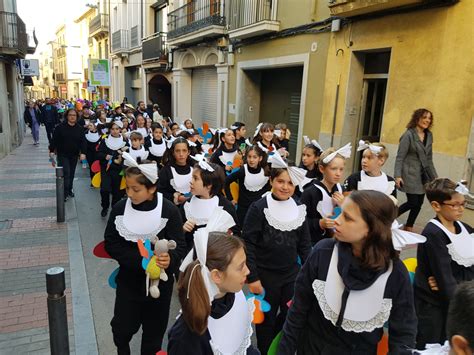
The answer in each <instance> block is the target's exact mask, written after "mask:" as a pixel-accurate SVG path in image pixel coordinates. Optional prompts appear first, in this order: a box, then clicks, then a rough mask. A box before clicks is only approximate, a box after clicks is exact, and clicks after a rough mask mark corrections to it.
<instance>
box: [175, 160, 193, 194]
mask: <svg viewBox="0 0 474 355" xmlns="http://www.w3.org/2000/svg"><path fill="white" fill-rule="evenodd" d="M170 168H171V174H172V175H173V178H172V179H171V180H170V185H171V186H172V187H173V189H175V190H176V191H178V192H180V193H182V194H187V193H188V192H190V191H191V186H190V184H191V178H192V176H193V169H192V168H190V169H189V173H188V174H186V175H181V174H178V172H177V171H176V169H175V168H174V167H173V166H170Z"/></svg>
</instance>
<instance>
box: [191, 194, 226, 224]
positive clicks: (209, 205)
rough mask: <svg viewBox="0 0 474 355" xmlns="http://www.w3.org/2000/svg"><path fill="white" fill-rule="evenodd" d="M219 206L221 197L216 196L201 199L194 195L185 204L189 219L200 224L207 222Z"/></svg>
mask: <svg viewBox="0 0 474 355" xmlns="http://www.w3.org/2000/svg"><path fill="white" fill-rule="evenodd" d="M218 206H219V197H217V196H214V197H211V198H209V199H201V198H199V197H196V196H193V197H191V200H189V201H188V202H186V203H185V204H184V206H183V208H184V214H185V215H186V219H187V220H192V221H194V222H196V224H197V225H198V226H201V225H205V224H207V221H208V220H209V218H210V217H211V215H212V214H213V212H214V211H215V209H216V207H218Z"/></svg>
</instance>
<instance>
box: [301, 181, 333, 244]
mask: <svg viewBox="0 0 474 355" xmlns="http://www.w3.org/2000/svg"><path fill="white" fill-rule="evenodd" d="M314 185H319V186H321V187H322V188H324V190H326V192H327V193H328V194H329V196H332V194H333V193H335V192H337V191H339V190H338V189H337V185H334V187H333V188H332V190H331V191H330V192H329V191H328V189H327V187H326V185H324V184H323V183H322V182H320V181H319V180H313V184H311V185H309V186H307V187H305V189H304V191H303V193H302V194H301V198H300V202H301V203H303V204H305V205H306V213H307V215H306V216H307V217H306V218H307V221H308V224H309V231H310V233H311V241H312V243H313V245H314V244H316V243H317V242H319V241H320V240H321V239H323V238H328V237H331V236H332V231H330V230H325V229H322V228H321V227H320V226H319V221H320V220H321V218H322V216H321V214H320V213H319V212H318V210H317V206H318V203H319V202H320V201H322V199H323V193H322V192H321V190H320V189H318V188H317V187H316V186H314Z"/></svg>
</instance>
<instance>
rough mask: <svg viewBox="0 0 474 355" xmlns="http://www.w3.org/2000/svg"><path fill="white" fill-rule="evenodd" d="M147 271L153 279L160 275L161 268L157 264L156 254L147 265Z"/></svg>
mask: <svg viewBox="0 0 474 355" xmlns="http://www.w3.org/2000/svg"><path fill="white" fill-rule="evenodd" d="M146 272H147V273H148V274H150V279H151V280H156V279H158V278H159V277H160V273H161V269H160V267H159V266H158V265H156V256H154V255H153V256H152V257H151V259H150V261H149V262H148V266H147V267H146Z"/></svg>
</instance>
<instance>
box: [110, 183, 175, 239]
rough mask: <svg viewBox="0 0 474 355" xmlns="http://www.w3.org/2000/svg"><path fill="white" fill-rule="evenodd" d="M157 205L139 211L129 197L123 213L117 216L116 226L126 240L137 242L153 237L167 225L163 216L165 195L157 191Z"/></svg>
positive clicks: (166, 220)
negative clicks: (148, 209) (150, 208)
mask: <svg viewBox="0 0 474 355" xmlns="http://www.w3.org/2000/svg"><path fill="white" fill-rule="evenodd" d="M157 200H158V201H157V204H156V207H155V208H154V209H152V210H150V211H138V210H136V209H134V208H133V205H132V201H131V200H130V199H129V198H128V199H127V202H126V204H125V211H124V213H123V215H119V216H117V217H115V227H116V228H117V231H118V232H119V234H120V235H121V236H122V237H123V238H124V239H126V240H128V241H131V242H136V241H138V240H139V239H141V240H143V241H145V240H147V239H149V240H151V239H153V238H154V237H155V236H156V235H157V234H158V233H160V231H161V230H162V229H163V228H164V227H165V226H166V223H167V222H168V219H167V218H163V217H162V216H161V214H162V209H163V195H162V194H161V193H159V192H158V193H157Z"/></svg>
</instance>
